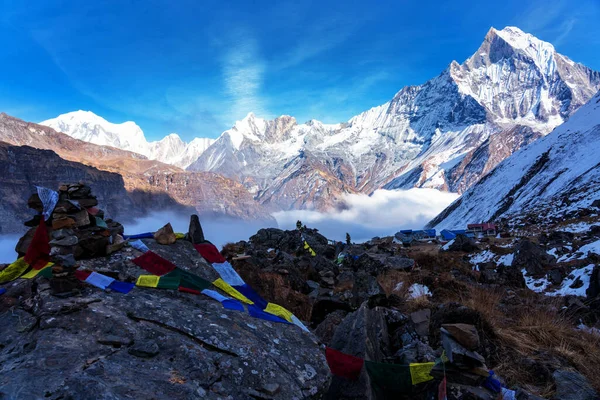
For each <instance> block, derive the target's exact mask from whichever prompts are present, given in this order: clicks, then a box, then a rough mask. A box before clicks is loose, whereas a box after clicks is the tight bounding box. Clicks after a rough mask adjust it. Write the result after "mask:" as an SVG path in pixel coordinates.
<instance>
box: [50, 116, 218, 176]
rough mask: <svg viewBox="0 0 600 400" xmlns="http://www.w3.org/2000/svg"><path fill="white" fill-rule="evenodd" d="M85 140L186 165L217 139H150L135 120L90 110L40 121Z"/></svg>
mask: <svg viewBox="0 0 600 400" xmlns="http://www.w3.org/2000/svg"><path fill="white" fill-rule="evenodd" d="M40 124H41V125H46V126H49V127H50V128H53V129H54V130H56V131H59V132H63V133H65V134H67V135H69V136H71V137H73V138H75V139H79V140H83V141H85V142H89V143H93V144H97V145H101V146H112V147H116V148H119V149H122V150H128V151H133V152H135V153H139V154H142V155H144V156H146V157H148V158H149V159H151V160H158V161H161V162H164V163H167V164H172V165H176V166H179V167H182V168H186V167H187V166H188V165H189V164H191V163H192V162H194V161H195V160H196V159H197V158H198V157H199V156H200V154H202V152H203V151H204V150H206V149H207V148H208V147H209V146H210V145H211V144H212V143H213V142H214V139H208V138H195V139H194V140H192V141H191V142H190V143H185V142H184V141H183V140H181V138H180V137H179V135H177V134H176V133H171V134H169V135H167V136H165V137H164V138H163V139H161V140H158V141H154V142H148V141H147V140H146V137H145V136H144V132H143V131H142V129H141V128H140V127H139V126H138V125H137V124H136V123H135V122H132V121H127V122H123V123H121V124H115V123H111V122H109V121H107V120H105V119H104V118H102V117H100V116H98V115H96V114H94V113H93V112H91V111H82V110H79V111H73V112H69V113H66V114H61V115H59V116H58V117H56V118H53V119H49V120H46V121H43V122H41V123H40Z"/></svg>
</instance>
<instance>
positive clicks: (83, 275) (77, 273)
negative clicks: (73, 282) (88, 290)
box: [75, 269, 92, 281]
mask: <svg viewBox="0 0 600 400" xmlns="http://www.w3.org/2000/svg"><path fill="white" fill-rule="evenodd" d="M91 274H92V271H84V270H81V269H78V270H77V271H75V278H77V279H79V280H80V281H85V280H86V279H87V278H88V276H90V275H91Z"/></svg>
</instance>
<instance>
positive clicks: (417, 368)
mask: <svg viewBox="0 0 600 400" xmlns="http://www.w3.org/2000/svg"><path fill="white" fill-rule="evenodd" d="M434 365H435V363H434V362H428V363H411V364H410V377H411V379H412V384H413V385H416V384H419V383H423V382H427V381H430V380H432V379H433V376H431V375H429V373H430V372H431V370H432V368H433V366H434Z"/></svg>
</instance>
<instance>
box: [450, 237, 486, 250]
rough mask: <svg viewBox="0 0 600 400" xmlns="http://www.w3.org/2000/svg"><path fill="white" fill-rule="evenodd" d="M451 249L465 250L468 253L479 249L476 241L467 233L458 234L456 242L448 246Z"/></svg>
mask: <svg viewBox="0 0 600 400" xmlns="http://www.w3.org/2000/svg"><path fill="white" fill-rule="evenodd" d="M448 250H449V251H465V252H467V253H470V252H473V251H476V250H479V247H477V244H475V241H474V240H473V239H471V238H470V237H467V236H465V235H461V234H459V235H456V237H455V238H454V242H452V244H451V245H450V247H449V248H448Z"/></svg>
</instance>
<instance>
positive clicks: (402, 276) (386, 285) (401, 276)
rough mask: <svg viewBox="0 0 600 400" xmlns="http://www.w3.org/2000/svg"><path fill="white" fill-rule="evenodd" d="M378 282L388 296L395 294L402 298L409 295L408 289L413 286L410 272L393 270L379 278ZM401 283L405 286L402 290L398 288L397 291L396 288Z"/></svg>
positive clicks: (402, 286)
mask: <svg viewBox="0 0 600 400" xmlns="http://www.w3.org/2000/svg"><path fill="white" fill-rule="evenodd" d="M377 282H379V285H380V286H381V287H382V289H383V291H384V292H385V294H386V295H387V296H389V295H391V294H392V293H393V294H395V295H396V296H400V297H402V298H405V297H406V296H407V295H408V289H409V288H410V285H411V284H412V280H411V277H410V274H409V273H408V272H403V271H396V270H393V269H391V270H388V271H386V272H384V273H383V274H381V275H379V276H377ZM400 282H402V283H403V284H402V285H401V287H400V288H398V290H396V287H397V286H398V284H399V283H400Z"/></svg>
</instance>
